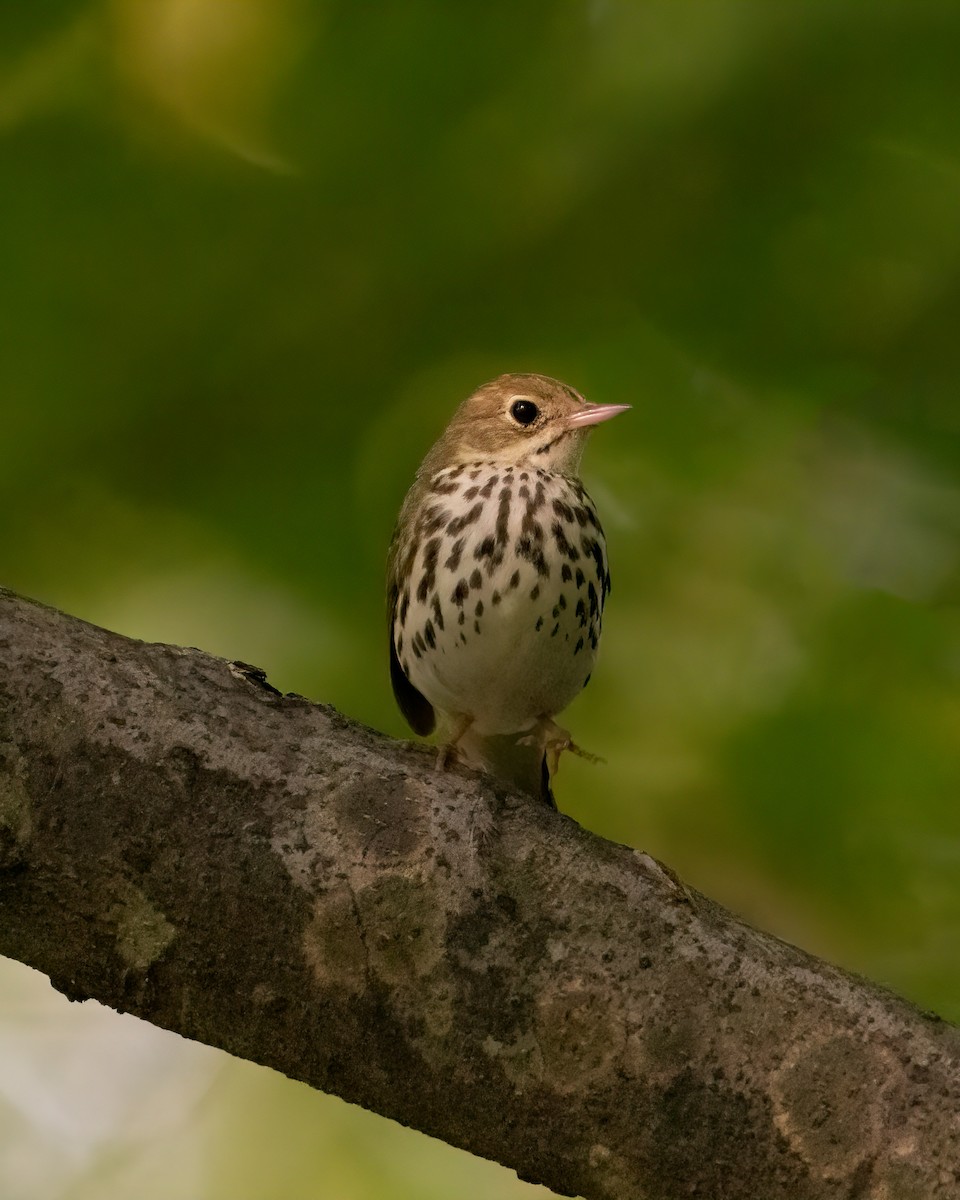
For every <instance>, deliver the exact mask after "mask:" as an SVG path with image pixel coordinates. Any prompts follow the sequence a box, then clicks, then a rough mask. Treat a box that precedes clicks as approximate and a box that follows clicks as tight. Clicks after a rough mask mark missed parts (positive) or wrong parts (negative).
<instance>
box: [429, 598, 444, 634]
mask: <svg viewBox="0 0 960 1200" xmlns="http://www.w3.org/2000/svg"><path fill="white" fill-rule="evenodd" d="M432 607H433V623H434V625H436V627H437V628H438V629H439V630H440V632H441V633H443V610H442V609H441V608H440V597H439V596H438V595H437V593H436V592H434V593H433V604H432Z"/></svg>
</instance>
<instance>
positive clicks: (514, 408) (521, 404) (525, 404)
mask: <svg viewBox="0 0 960 1200" xmlns="http://www.w3.org/2000/svg"><path fill="white" fill-rule="evenodd" d="M510 416H511V417H513V419H514V420H515V421H516V422H517V424H518V425H532V424H533V423H534V421H535V420H536V419H537V417H539V416H540V409H539V408H537V406H536V405H535V404H534V402H533V401H532V400H514V402H513V404H512V405H511V406H510Z"/></svg>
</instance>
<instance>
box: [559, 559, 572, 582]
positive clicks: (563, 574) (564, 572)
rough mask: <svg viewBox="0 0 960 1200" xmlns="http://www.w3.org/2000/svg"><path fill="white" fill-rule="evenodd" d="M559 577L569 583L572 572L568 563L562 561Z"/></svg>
mask: <svg viewBox="0 0 960 1200" xmlns="http://www.w3.org/2000/svg"><path fill="white" fill-rule="evenodd" d="M560 578H561V579H562V580H563V582H564V583H569V582H570V580H571V579H572V578H573V572H572V571H571V570H570V564H569V563H564V564H563V566H562V567H561V568H560Z"/></svg>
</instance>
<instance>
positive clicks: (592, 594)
mask: <svg viewBox="0 0 960 1200" xmlns="http://www.w3.org/2000/svg"><path fill="white" fill-rule="evenodd" d="M587 596H588V598H589V600H590V616H591V617H595V616H596V615H597V613H598V612H599V611H600V601H599V598H598V596H597V589H596V588H595V587H594V586H593V580H591V581H590V582H589V583H588V584H587Z"/></svg>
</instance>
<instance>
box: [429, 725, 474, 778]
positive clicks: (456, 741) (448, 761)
mask: <svg viewBox="0 0 960 1200" xmlns="http://www.w3.org/2000/svg"><path fill="white" fill-rule="evenodd" d="M472 724H473V717H471V716H460V717H458V718H457V720H456V723H455V724H454V726H453V728H452V730H451V731H450V736H449V737H448V738H447V740H446V741H445V742H444V743H443V745H442V746H438V747H437V763H436V767H435V770H436V771H437V772H440V771H446V770H447V769H448V768H449V767H451V766H453V764H454V763H457V762H463V761H464V760H463V755H462V754H461V752H460V741H461V739H462V738H463V736H464V734H465V733H466V732H467V730H468V729H469V728H470V726H471V725H472Z"/></svg>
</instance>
